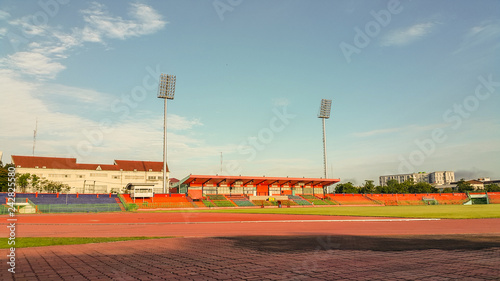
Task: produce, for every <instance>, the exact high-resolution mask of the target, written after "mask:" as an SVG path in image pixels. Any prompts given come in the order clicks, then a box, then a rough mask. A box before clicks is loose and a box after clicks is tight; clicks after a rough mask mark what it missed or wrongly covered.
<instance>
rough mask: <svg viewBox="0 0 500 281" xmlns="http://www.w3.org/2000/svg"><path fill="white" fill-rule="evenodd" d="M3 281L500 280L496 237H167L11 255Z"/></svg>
mask: <svg viewBox="0 0 500 281" xmlns="http://www.w3.org/2000/svg"><path fill="white" fill-rule="evenodd" d="M16 254H17V256H16V257H17V260H16V273H15V274H11V273H9V272H8V271H7V268H6V267H5V265H4V267H3V270H2V271H1V273H0V279H1V280H74V281H77V280H421V279H428V280H456V279H460V280H464V279H465V280H499V278H500V267H499V264H500V237H499V236H497V235H493V236H487V235H451V236H450V235H447V236H435V235H434V236H389V237H379V236H335V235H329V236H300V237H296V236H295V237H294V236H265V237H263V236H247V237H242V236H239V237H228V238H170V239H155V240H143V241H124V242H114V243H101V244H86V245H69V246H50V247H36V248H26V249H18V250H16Z"/></svg>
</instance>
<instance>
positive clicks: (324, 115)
mask: <svg viewBox="0 0 500 281" xmlns="http://www.w3.org/2000/svg"><path fill="white" fill-rule="evenodd" d="M331 107H332V100H326V99H322V100H321V107H320V108H319V114H318V118H321V119H323V158H324V164H325V179H326V178H328V174H327V171H326V170H327V168H326V167H327V161H326V130H325V119H328V118H330V109H331Z"/></svg>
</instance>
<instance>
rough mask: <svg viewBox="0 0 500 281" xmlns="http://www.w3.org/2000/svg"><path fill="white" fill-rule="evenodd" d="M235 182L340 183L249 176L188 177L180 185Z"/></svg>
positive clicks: (327, 184) (335, 180) (255, 183)
mask: <svg viewBox="0 0 500 281" xmlns="http://www.w3.org/2000/svg"><path fill="white" fill-rule="evenodd" d="M236 181H241V182H242V185H247V184H252V185H272V184H276V185H284V184H289V185H291V186H293V185H296V184H301V183H303V184H304V185H316V186H318V185H321V186H323V187H324V186H329V185H332V184H334V183H337V182H339V181H340V179H322V178H290V177H250V176H219V175H215V176H207V175H189V176H188V177H186V178H184V179H183V180H182V181H181V182H180V184H188V185H191V184H203V185H205V184H208V183H210V184H213V185H215V186H217V185H219V184H221V183H224V184H227V185H228V186H231V185H233V184H234V183H235V182H236Z"/></svg>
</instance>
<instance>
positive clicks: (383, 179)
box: [379, 171, 455, 186]
mask: <svg viewBox="0 0 500 281" xmlns="http://www.w3.org/2000/svg"><path fill="white" fill-rule="evenodd" d="M409 179H413V182H415V183H418V182H426V183H430V184H433V185H445V184H450V183H452V182H454V181H455V172H451V171H437V172H432V173H424V172H419V173H411V174H399V175H387V176H380V177H379V183H380V186H386V185H387V182H388V181H390V180H396V181H397V182H398V183H403V182H405V181H407V180H409Z"/></svg>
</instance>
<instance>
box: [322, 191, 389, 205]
mask: <svg viewBox="0 0 500 281" xmlns="http://www.w3.org/2000/svg"><path fill="white" fill-rule="evenodd" d="M377 195H378V194H377ZM327 199H329V200H331V201H332V202H335V203H336V204H339V205H382V204H383V203H382V202H381V201H378V200H376V199H372V198H370V197H368V196H366V195H364V194H344V193H342V194H328V195H327Z"/></svg>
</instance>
